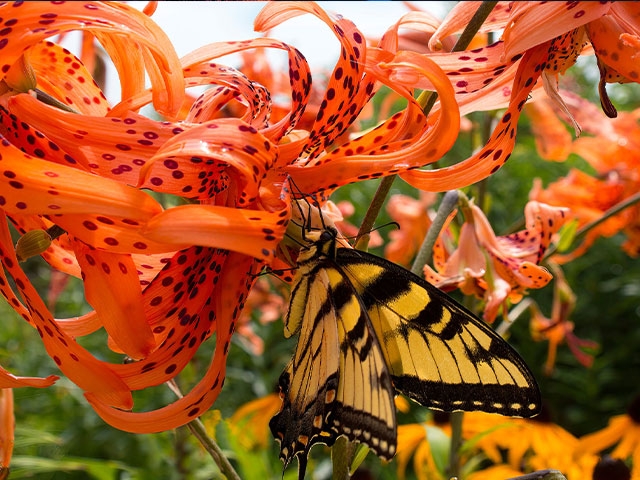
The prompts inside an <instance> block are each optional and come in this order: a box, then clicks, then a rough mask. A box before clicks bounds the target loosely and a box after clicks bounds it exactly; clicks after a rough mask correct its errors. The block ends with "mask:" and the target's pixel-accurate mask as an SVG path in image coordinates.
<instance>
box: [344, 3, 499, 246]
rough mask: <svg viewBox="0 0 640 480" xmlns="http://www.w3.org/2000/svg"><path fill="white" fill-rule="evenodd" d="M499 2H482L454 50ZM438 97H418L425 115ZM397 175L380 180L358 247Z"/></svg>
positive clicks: (463, 45)
mask: <svg viewBox="0 0 640 480" xmlns="http://www.w3.org/2000/svg"><path fill="white" fill-rule="evenodd" d="M497 4H498V2H496V1H487V0H485V1H484V2H482V4H480V6H479V7H478V10H477V11H476V13H475V14H474V15H473V17H472V18H471V21H470V22H469V24H468V25H467V26H466V27H465V29H464V31H463V32H462V34H460V38H458V41H457V42H456V44H455V45H454V46H453V49H452V51H454V52H460V51H462V50H465V49H466V48H467V47H468V46H469V44H470V43H471V40H473V37H474V36H475V35H476V33H478V30H479V29H480V27H481V26H482V24H483V23H484V21H485V20H486V19H487V17H488V16H489V14H490V13H491V11H492V10H493V7H495V6H496V5H497ZM437 98H438V95H437V94H436V93H435V92H431V91H426V90H425V91H423V92H422V93H421V94H420V96H419V97H418V99H417V102H418V103H419V104H420V105H421V106H422V111H423V112H424V115H425V117H428V116H429V112H431V109H432V108H433V106H434V105H435V104H436V99H437ZM397 176H398V175H389V176H387V177H384V178H383V179H382V180H381V181H380V185H379V187H378V190H377V191H376V193H375V195H374V196H373V200H372V201H371V205H369V208H368V210H367V213H366V214H365V216H364V220H363V222H362V225H361V226H360V230H359V231H358V238H357V240H356V248H359V247H358V246H357V245H358V243H359V240H360V238H361V237H363V236H364V235H365V234H367V233H368V232H370V231H371V229H372V228H373V224H374V222H375V221H376V218H377V217H378V214H379V213H380V209H381V208H382V205H383V204H384V201H385V199H386V198H387V195H388V194H389V190H391V185H392V184H393V182H394V180H395V179H396V177H397ZM359 249H362V248H359Z"/></svg>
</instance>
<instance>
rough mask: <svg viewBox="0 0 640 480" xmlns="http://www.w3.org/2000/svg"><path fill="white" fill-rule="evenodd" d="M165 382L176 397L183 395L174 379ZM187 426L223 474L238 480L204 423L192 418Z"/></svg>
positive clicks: (236, 474) (230, 479)
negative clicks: (208, 433)
mask: <svg viewBox="0 0 640 480" xmlns="http://www.w3.org/2000/svg"><path fill="white" fill-rule="evenodd" d="M166 383H167V386H168V387H169V388H170V389H171V391H172V392H173V393H175V394H176V396H177V397H178V398H182V397H183V395H182V392H181V391H180V387H178V384H177V383H176V382H175V381H174V380H169V381H168V382H166ZM187 428H188V429H189V431H190V432H191V433H192V434H193V436H194V437H196V438H197V439H198V441H199V442H200V444H201V445H202V446H203V447H204V449H205V450H206V451H207V452H209V455H211V458H213V461H214V462H216V465H217V466H218V468H219V469H220V471H221V472H222V474H223V475H225V476H226V477H227V478H228V479H229V480H240V476H239V475H238V473H237V472H236V471H235V470H234V469H233V466H232V465H231V463H230V462H229V460H228V459H227V457H225V456H224V453H222V450H221V449H220V447H219V446H218V444H217V443H216V442H215V440H214V439H213V438H211V437H210V436H209V435H207V429H206V428H205V426H204V423H202V420H200V419H199V418H196V419H195V420H192V421H191V422H189V423H187Z"/></svg>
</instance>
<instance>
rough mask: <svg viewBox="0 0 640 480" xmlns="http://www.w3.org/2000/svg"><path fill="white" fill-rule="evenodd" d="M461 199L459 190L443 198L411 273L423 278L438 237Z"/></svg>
mask: <svg viewBox="0 0 640 480" xmlns="http://www.w3.org/2000/svg"><path fill="white" fill-rule="evenodd" d="M459 198H460V197H459V192H458V190H451V191H449V192H447V193H445V194H444V197H442V202H440V206H439V207H438V213H437V214H436V218H434V219H433V223H432V224H431V226H430V227H429V231H428V232H427V235H426V236H425V237H424V241H423V242H422V245H421V246H420V250H418V254H417V255H416V258H415V260H414V261H413V265H412V266H411V271H412V272H413V273H415V274H416V275H419V276H422V269H423V268H424V266H425V265H426V264H427V262H428V261H429V259H430V258H431V253H432V252H433V246H434V245H435V243H436V240H437V239H438V235H440V230H442V227H443V226H444V222H445V221H446V220H447V217H448V216H449V215H450V214H451V212H453V210H454V209H455V208H456V206H457V205H458V199H459Z"/></svg>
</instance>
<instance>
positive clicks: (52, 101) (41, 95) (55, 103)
mask: <svg viewBox="0 0 640 480" xmlns="http://www.w3.org/2000/svg"><path fill="white" fill-rule="evenodd" d="M35 92H36V98H37V99H38V100H40V101H41V102H42V103H46V104H47V105H51V106H52V107H56V108H59V109H60V110H64V111H65V112H70V113H78V114H79V113H80V112H78V111H77V110H74V109H73V108H71V107H70V106H69V105H65V104H64V103H62V102H61V101H60V100H58V99H57V98H54V97H52V96H51V95H49V94H48V93H45V92H43V91H42V90H40V89H39V88H36V90H35Z"/></svg>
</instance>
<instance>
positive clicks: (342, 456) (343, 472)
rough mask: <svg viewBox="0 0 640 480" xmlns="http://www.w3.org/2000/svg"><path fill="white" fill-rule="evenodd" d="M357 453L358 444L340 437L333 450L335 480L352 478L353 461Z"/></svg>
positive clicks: (332, 460)
mask: <svg viewBox="0 0 640 480" xmlns="http://www.w3.org/2000/svg"><path fill="white" fill-rule="evenodd" d="M355 451H356V443H355V442H350V441H349V440H348V439H347V437H339V438H338V439H337V440H336V443H335V444H334V445H333V447H332V448H331V462H332V464H333V476H332V477H331V478H332V479H333V480H348V479H349V477H350V476H351V475H350V474H349V470H350V469H351V461H352V460H353V454H354V453H355Z"/></svg>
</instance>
